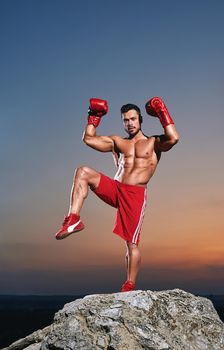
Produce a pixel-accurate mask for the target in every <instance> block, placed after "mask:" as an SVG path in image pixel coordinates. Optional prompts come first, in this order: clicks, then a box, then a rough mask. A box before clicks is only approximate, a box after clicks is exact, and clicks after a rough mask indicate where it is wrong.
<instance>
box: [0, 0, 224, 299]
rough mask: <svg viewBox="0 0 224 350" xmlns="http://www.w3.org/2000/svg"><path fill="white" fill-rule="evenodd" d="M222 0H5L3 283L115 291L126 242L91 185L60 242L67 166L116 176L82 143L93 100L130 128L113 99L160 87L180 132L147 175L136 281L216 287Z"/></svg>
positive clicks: (221, 226)
mask: <svg viewBox="0 0 224 350" xmlns="http://www.w3.org/2000/svg"><path fill="white" fill-rule="evenodd" d="M223 13H224V2H223V1H222V0H215V1H213V0H196V1H193V0H189V1H180V0H157V1H151V0H140V1H136V0H135V1H132V0H123V1H120V0H107V1H105V0H32V1H30V0H20V1H16V0H1V2H0V45H1V46H0V49H1V51H0V118H1V128H0V133H1V135H0V140H1V182H0V190H1V192H0V225H1V226H0V294H90V293H107V292H116V291H119V289H120V285H121V284H122V283H123V282H124V280H125V278H126V275H125V266H124V255H125V243H124V241H123V240H122V239H121V238H119V237H118V236H117V235H115V234H113V233H112V228H113V224H114V218H115V210H114V209H113V208H111V207H109V206H106V204H104V203H103V202H101V201H100V200H99V199H98V198H97V197H96V196H95V195H94V194H93V193H91V192H90V193H89V197H88V199H87V201H86V202H85V205H84V207H83V211H82V219H83V221H84V223H85V225H86V229H85V230H84V231H82V232H80V233H78V234H76V235H72V236H70V237H68V238H67V239H65V240H63V241H56V240H55V238H54V235H55V232H56V231H57V230H58V229H59V227H60V226H61V223H62V221H63V217H64V215H65V214H66V213H67V210H68V204H69V195H70V188H71V185H72V179H73V174H74V170H75V168H76V167H78V166H79V165H88V166H90V167H93V168H95V169H96V170H99V171H102V172H104V173H105V174H106V175H109V176H111V177H113V176H114V173H115V170H116V169H115V167H114V163H113V159H112V156H111V154H110V153H100V152H96V151H94V150H92V149H90V148H88V147H87V146H86V145H85V144H84V143H83V142H82V134H83V129H84V127H85V125H86V116H87V110H88V104H89V98H91V97H99V98H103V99H106V100H108V104H109V112H108V114H107V116H105V117H104V118H103V121H102V123H101V125H100V126H99V128H98V134H101V135H112V134H118V135H123V136H124V135H125V133H124V131H123V126H122V123H121V118H120V107H121V105H123V104H125V103H129V102H130V103H135V104H137V105H138V106H139V107H140V108H141V109H142V114H143V116H144V122H143V131H144V133H145V134H148V135H152V134H155V133H156V134H158V133H162V132H163V129H162V127H161V125H160V123H159V121H158V120H157V119H156V118H150V117H149V116H147V115H146V113H145V110H144V105H145V102H146V101H147V100H148V99H149V98H151V97H152V96H161V97H162V98H163V99H164V100H165V102H166V104H167V106H168V108H169V111H170V113H171V115H172V117H173V119H174V121H175V124H176V128H177V130H178V132H179V134H180V137H181V140H180V142H179V143H178V144H177V145H176V146H175V147H174V148H173V149H172V150H171V151H170V152H167V153H164V154H163V155H162V157H161V161H160V163H159V165H158V168H157V171H156V173H155V175H154V177H153V178H152V180H151V182H150V183H149V186H148V205H147V211H146V216H145V221H144V224H143V228H142V235H141V244H140V249H141V252H142V269H141V273H140V276H139V280H138V288H139V289H151V290H162V289H173V288H181V289H184V290H186V291H190V292H193V293H196V294H208V293H209V294H210V293H213V294H224V220H223V217H224V215H223V214H224V186H223V179H224V161H223V150H224V138H223V131H224V115H223V101H224V95H223V91H224V64H223V62H224V40H223V37H224V21H223Z"/></svg>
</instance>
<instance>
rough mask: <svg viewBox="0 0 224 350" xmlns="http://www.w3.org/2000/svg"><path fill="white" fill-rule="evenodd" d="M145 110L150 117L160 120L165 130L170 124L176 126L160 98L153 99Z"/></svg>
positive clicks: (146, 105) (147, 103)
mask: <svg viewBox="0 0 224 350" xmlns="http://www.w3.org/2000/svg"><path fill="white" fill-rule="evenodd" d="M145 109H146V112H147V113H148V114H149V115H151V116H153V117H157V118H159V120H160V123H161V124H162V126H163V127H164V128H165V126H167V125H169V124H174V122H173V120H172V118H171V116H170V114H169V112H168V109H167V108H166V105H165V103H164V102H163V100H162V99H161V98H160V97H153V98H151V99H150V100H149V101H148V102H146V104H145Z"/></svg>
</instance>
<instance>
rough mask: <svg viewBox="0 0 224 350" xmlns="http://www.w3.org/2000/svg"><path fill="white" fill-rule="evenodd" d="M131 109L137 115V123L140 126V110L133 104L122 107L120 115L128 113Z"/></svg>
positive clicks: (141, 119) (141, 120)
mask: <svg viewBox="0 0 224 350" xmlns="http://www.w3.org/2000/svg"><path fill="white" fill-rule="evenodd" d="M131 109H134V110H135V111H136V112H137V113H138V116H139V123H140V124H141V123H142V122H143V118H142V115H141V110H140V108H139V107H138V106H136V105H134V104H133V103H127V104H126V105H123V106H122V107H121V115H122V114H123V113H126V112H128V111H130V110H131Z"/></svg>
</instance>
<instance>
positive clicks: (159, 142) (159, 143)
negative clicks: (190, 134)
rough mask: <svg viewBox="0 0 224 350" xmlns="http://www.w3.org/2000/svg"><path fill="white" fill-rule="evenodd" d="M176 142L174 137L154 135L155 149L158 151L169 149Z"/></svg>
mask: <svg viewBox="0 0 224 350" xmlns="http://www.w3.org/2000/svg"><path fill="white" fill-rule="evenodd" d="M176 143H177V141H176V140H174V139H169V138H167V137H166V135H157V136H155V149H156V150H158V151H159V152H167V151H169V150H170V149H171V148H172V147H173V146H174V145H175V144H176Z"/></svg>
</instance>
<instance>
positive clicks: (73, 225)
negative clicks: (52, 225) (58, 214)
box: [55, 214, 85, 239]
mask: <svg viewBox="0 0 224 350" xmlns="http://www.w3.org/2000/svg"><path fill="white" fill-rule="evenodd" d="M84 227H85V226H84V224H83V222H82V221H81V220H80V216H79V215H76V214H70V215H68V216H66V217H65V219H64V221H63V224H62V227H61V229H60V230H59V231H58V232H57V233H56V235H55V238H56V239H63V238H66V237H68V236H69V235H71V234H72V233H74V232H78V231H81V230H83V229H84Z"/></svg>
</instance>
